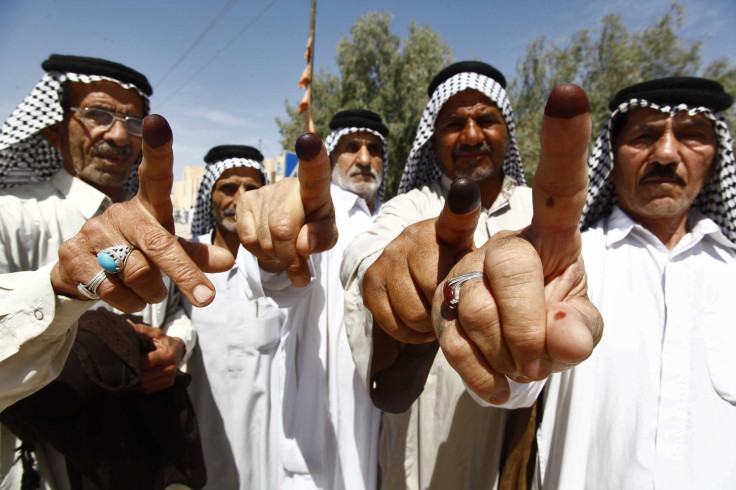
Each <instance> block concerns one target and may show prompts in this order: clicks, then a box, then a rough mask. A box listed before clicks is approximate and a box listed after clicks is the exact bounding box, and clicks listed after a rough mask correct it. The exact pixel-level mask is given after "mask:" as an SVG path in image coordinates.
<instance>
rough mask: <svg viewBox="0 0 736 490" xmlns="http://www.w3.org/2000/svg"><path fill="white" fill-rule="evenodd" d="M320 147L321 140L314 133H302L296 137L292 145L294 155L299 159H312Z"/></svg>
mask: <svg viewBox="0 0 736 490" xmlns="http://www.w3.org/2000/svg"><path fill="white" fill-rule="evenodd" d="M320 149H322V140H321V139H320V137H319V136H317V135H316V134H314V133H302V135H301V136H299V137H298V138H297V139H296V145H294V151H296V156H297V157H298V158H299V160H305V161H310V160H312V159H314V157H316V156H317V154H318V153H319V150H320Z"/></svg>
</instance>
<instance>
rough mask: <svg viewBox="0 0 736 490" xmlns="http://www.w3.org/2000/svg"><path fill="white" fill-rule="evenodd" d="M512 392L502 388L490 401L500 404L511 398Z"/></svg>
mask: <svg viewBox="0 0 736 490" xmlns="http://www.w3.org/2000/svg"><path fill="white" fill-rule="evenodd" d="M510 395H511V393H510V392H509V391H507V390H501V391H497V392H496V393H494V394H493V395H491V397H490V398H489V399H488V401H489V402H491V403H492V404H494V405H500V404H502V403H506V400H508V399H509V396H510Z"/></svg>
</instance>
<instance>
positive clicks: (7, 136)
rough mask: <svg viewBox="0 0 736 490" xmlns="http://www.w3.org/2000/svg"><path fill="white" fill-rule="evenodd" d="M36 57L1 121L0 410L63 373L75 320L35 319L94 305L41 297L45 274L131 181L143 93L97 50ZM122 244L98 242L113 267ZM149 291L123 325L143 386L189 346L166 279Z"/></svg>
mask: <svg viewBox="0 0 736 490" xmlns="http://www.w3.org/2000/svg"><path fill="white" fill-rule="evenodd" d="M42 67H43V68H44V70H46V72H47V73H46V74H45V75H44V77H43V79H42V80H41V82H39V84H38V85H37V86H36V88H35V89H34V90H33V92H32V93H31V94H30V95H29V96H28V97H27V98H26V99H25V100H24V101H23V102H22V103H21V104H20V105H19V107H18V108H17V109H16V110H15V111H14V112H13V114H12V115H11V117H10V118H9V119H8V121H6V123H5V124H4V126H3V129H2V136H1V138H0V186H2V187H11V186H13V187H12V188H10V189H7V190H4V191H2V193H1V194H0V203H2V204H1V205H2V208H3V215H2V218H0V272H1V273H2V275H0V286H1V287H2V288H3V289H4V290H5V291H8V292H9V294H11V297H13V298H15V297H17V298H18V299H13V300H8V301H5V302H4V303H3V307H2V310H3V311H2V316H3V319H2V321H3V323H4V325H5V327H4V329H7V330H5V331H6V332H8V335H7V336H6V337H5V338H3V344H4V350H3V356H2V365H1V366H0V368H1V369H2V371H3V372H4V373H6V375H5V376H3V379H4V381H3V389H2V393H1V394H0V397H1V398H2V403H1V404H0V406H1V407H2V409H5V408H6V407H8V406H9V405H10V404H11V403H13V402H15V401H17V400H19V399H21V398H23V397H25V396H27V395H29V394H30V393H32V392H33V391H36V390H38V389H39V388H41V387H42V386H44V385H45V384H47V383H48V382H50V381H51V380H52V379H53V378H54V377H56V376H57V375H58V374H59V372H60V371H62V367H63V366H64V364H65V362H66V359H67V355H68V353H69V351H70V349H71V348H72V344H73V343H74V342H75V338H76V337H75V335H74V333H75V332H74V328H73V327H72V326H70V325H65V326H64V327H63V328H61V329H58V330H56V329H51V328H44V327H47V326H49V325H50V322H52V321H53V320H54V318H55V317H56V316H61V317H62V319H63V318H64V317H66V315H69V317H68V318H74V319H76V318H78V317H79V316H80V315H81V314H82V313H83V312H84V311H85V310H86V309H88V308H89V307H90V306H91V305H92V304H94V303H93V302H90V301H86V302H77V304H74V305H66V306H68V308H65V307H64V306H62V304H57V301H56V300H54V297H53V296H48V295H45V292H46V290H45V288H46V287H47V286H48V285H49V273H50V270H51V268H52V267H53V265H54V263H55V262H56V261H57V259H58V253H59V248H60V246H61V245H62V243H63V242H64V241H65V240H67V239H69V238H71V237H72V236H74V235H75V234H76V233H77V232H79V230H80V228H82V226H83V225H84V224H85V222H86V221H87V220H88V219H89V218H92V217H93V216H95V215H97V214H99V213H101V212H102V211H104V210H105V208H106V207H108V206H110V205H111V204H112V203H113V202H118V201H122V200H124V199H127V198H129V197H130V192H135V190H136V189H137V183H138V179H137V172H135V171H134V170H135V169H136V167H137V164H138V163H139V161H140V160H139V156H140V148H141V134H142V118H143V117H144V116H145V115H146V114H147V113H148V107H149V103H148V96H150V94H151V87H150V85H149V84H148V81H147V80H146V78H145V77H144V76H143V75H141V74H140V73H138V72H137V71H135V70H132V69H130V68H128V67H126V66H123V65H120V64H118V63H113V62H110V61H107V60H100V59H96V58H86V57H78V56H61V55H52V56H51V57H49V59H47V60H46V61H45V62H44V63H43V64H42ZM118 123H120V124H118ZM24 182H27V183H26V184H25V185H20V184H23V183H24ZM129 253H130V252H129V249H128V251H124V252H123V253H121V254H120V255H119V256H118V255H116V252H114V251H113V250H112V249H109V250H107V251H105V254H106V255H107V258H108V259H111V260H112V261H113V264H111V267H115V268H119V269H121V270H122V268H123V267H124V266H125V259H126V258H127V256H128V255H129ZM118 261H120V262H118ZM98 270H99V269H98ZM24 271H25V272H33V274H32V275H28V274H26V273H25V272H24ZM92 275H94V274H93V273H92V274H90V277H92ZM113 275H114V274H112V273H109V274H108V273H106V272H103V271H100V272H99V273H98V274H97V276H95V278H96V279H95V281H99V280H100V279H102V280H103V281H104V280H105V279H106V278H109V279H110V280H114V279H113V277H112V276H113ZM88 280H89V279H88ZM85 284H86V285H83V286H85V288H81V287H80V289H79V292H80V293H81V292H82V289H84V292H85V296H87V297H88V298H90V299H92V298H95V297H97V296H96V294H95V293H96V287H97V286H93V285H91V284H92V282H90V283H89V284H87V283H85ZM11 292H12V293H11ZM157 293H158V296H159V303H158V304H155V305H152V306H151V307H149V308H147V309H146V310H145V311H144V312H143V313H142V316H141V317H139V319H138V320H137V322H138V323H136V324H135V325H134V326H133V327H132V328H134V329H135V331H136V332H138V334H140V335H143V336H145V337H147V338H149V339H150V342H151V345H152V346H153V351H152V352H149V353H148V354H147V355H145V356H144V357H143V360H142V363H143V364H142V368H141V373H140V383H139V385H138V389H139V390H141V391H143V392H145V393H153V392H157V391H160V390H162V389H164V388H168V387H170V386H172V384H173V383H174V381H175V375H176V371H177V367H178V366H179V365H181V364H183V363H184V362H185V361H186V357H187V353H188V352H191V348H192V347H193V344H194V332H193V329H192V328H191V324H190V322H189V320H188V319H187V318H186V316H185V315H184V313H183V311H182V310H181V308H180V307H179V306H178V298H177V297H176V296H174V295H173V291H172V295H170V296H169V298H168V301H163V302H161V301H160V300H163V299H165V298H166V291H165V289H162V290H159V291H158V292H157ZM61 301H62V303H64V302H65V300H61ZM149 325H150V326H149ZM151 326H153V327H160V328H151ZM122 328H124V329H129V328H131V327H130V326H126V325H123V327H122ZM164 332H165V333H164ZM107 341H108V342H111V340H110V339H107ZM13 441H14V438H13V437H12V436H11V435H10V433H9V432H7V431H5V432H4V434H3V437H2V444H3V447H2V450H1V451H0V452H1V453H2V455H1V457H2V461H1V462H0V473H1V474H2V476H3V478H4V483H5V484H11V483H10V482H15V483H13V485H15V484H17V482H18V480H17V478H18V474H17V473H16V469H17V468H18V465H16V466H15V467H14V469H13V470H12V471H11V464H12V462H13V459H14V455H13V449H14V448H13ZM37 450H38V451H39V455H40V456H41V457H40V461H39V463H40V465H41V466H42V468H41V469H42V473H44V475H43V476H44V479H45V480H46V483H47V484H49V485H50V486H52V487H57V486H59V485H64V483H63V482H64V481H65V480H66V471H65V469H64V468H63V467H56V468H53V469H52V468H50V467H44V466H45V464H46V460H47V458H45V457H44V456H43V455H42V454H41V453H43V452H45V450H48V451H49V452H52V450H51V448H50V447H48V448H45V447H44V446H42V445H40V444H39V445H37Z"/></svg>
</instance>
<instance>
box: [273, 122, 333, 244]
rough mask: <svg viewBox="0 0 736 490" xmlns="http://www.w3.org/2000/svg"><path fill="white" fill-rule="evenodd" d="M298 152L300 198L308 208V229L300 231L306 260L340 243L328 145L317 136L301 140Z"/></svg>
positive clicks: (296, 146)
mask: <svg viewBox="0 0 736 490" xmlns="http://www.w3.org/2000/svg"><path fill="white" fill-rule="evenodd" d="M295 150H296V154H297V156H298V157H299V175H298V177H299V194H300V196H301V200H302V207H303V208H304V226H303V227H302V228H301V229H300V230H299V236H298V237H297V241H296V251H297V253H298V254H299V255H300V256H302V257H305V256H307V255H309V254H312V253H317V252H323V251H325V250H329V249H330V248H332V247H333V246H334V245H335V243H336V242H337V228H336V227H335V209H334V207H333V204H332V196H331V195H330V182H331V180H332V168H331V165H330V158H329V155H328V154H327V149H326V148H325V145H324V144H323V143H322V140H321V139H320V138H319V136H317V135H315V134H313V133H304V134H302V135H301V136H299V138H298V139H297V141H296V145H295ZM274 246H276V243H274Z"/></svg>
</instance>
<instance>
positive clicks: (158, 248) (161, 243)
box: [140, 227, 176, 255]
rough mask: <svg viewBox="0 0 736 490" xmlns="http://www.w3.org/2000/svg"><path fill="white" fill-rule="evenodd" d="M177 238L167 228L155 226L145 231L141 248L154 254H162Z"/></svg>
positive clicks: (141, 240) (141, 239)
mask: <svg viewBox="0 0 736 490" xmlns="http://www.w3.org/2000/svg"><path fill="white" fill-rule="evenodd" d="M175 242H176V239H175V238H174V237H173V236H172V235H171V234H170V233H169V232H168V231H166V230H165V229H163V228H160V227H155V228H153V229H147V230H145V231H144V233H143V234H142V236H141V238H140V244H141V248H144V249H145V250H146V251H147V252H151V253H153V254H154V255H161V254H163V253H164V252H166V251H168V250H170V249H171V247H173V246H174V244H175Z"/></svg>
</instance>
